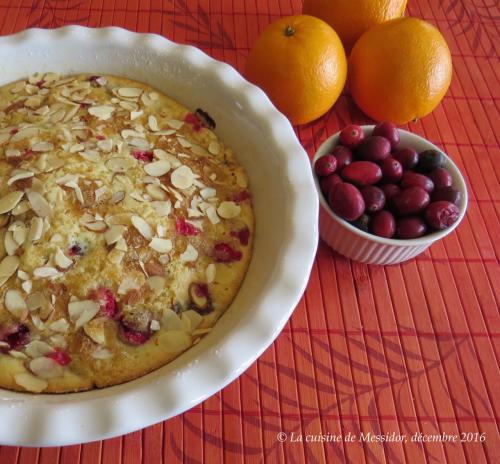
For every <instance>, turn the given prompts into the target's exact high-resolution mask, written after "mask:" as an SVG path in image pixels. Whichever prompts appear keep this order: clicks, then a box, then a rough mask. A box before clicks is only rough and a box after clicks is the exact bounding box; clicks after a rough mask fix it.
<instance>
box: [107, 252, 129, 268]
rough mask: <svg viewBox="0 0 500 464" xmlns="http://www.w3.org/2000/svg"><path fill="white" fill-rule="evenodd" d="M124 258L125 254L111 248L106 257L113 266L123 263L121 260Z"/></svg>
mask: <svg viewBox="0 0 500 464" xmlns="http://www.w3.org/2000/svg"><path fill="white" fill-rule="evenodd" d="M124 257H125V252H124V251H122V250H119V249H117V248H113V249H112V250H111V251H110V252H109V253H108V256H107V259H108V261H109V262H110V263H113V264H117V265H118V264H120V263H121V262H122V261H123V258H124Z"/></svg>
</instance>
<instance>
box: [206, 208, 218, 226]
mask: <svg viewBox="0 0 500 464" xmlns="http://www.w3.org/2000/svg"><path fill="white" fill-rule="evenodd" d="M205 214H206V215H207V218H208V220H209V221H210V222H211V223H212V224H218V223H219V222H220V219H219V215H218V214H217V210H216V209H215V208H214V207H213V206H209V207H208V208H207V209H206V211H205Z"/></svg>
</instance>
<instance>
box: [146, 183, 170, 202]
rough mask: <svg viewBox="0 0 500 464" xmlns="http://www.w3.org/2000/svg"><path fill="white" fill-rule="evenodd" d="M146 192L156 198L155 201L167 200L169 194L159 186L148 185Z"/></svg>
mask: <svg viewBox="0 0 500 464" xmlns="http://www.w3.org/2000/svg"><path fill="white" fill-rule="evenodd" d="M146 192H148V194H149V195H150V196H151V198H154V199H155V200H160V201H162V200H166V199H167V194H166V192H165V191H164V190H163V189H162V188H161V187H160V186H159V185H158V184H148V185H146Z"/></svg>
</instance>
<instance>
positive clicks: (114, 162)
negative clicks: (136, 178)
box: [106, 156, 134, 172]
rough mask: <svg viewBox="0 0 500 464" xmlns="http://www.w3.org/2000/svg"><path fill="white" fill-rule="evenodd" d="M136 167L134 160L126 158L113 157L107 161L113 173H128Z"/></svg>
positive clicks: (107, 165)
mask: <svg viewBox="0 0 500 464" xmlns="http://www.w3.org/2000/svg"><path fill="white" fill-rule="evenodd" d="M133 165H134V159H133V158H132V157H130V158H124V157H119V156H116V157H113V158H110V159H109V160H108V161H106V167H107V168H108V169H109V170H110V171H111V172H126V171H128V170H129V169H130V168H131V167H132V166H133Z"/></svg>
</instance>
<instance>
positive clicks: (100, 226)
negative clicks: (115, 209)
mask: <svg viewBox="0 0 500 464" xmlns="http://www.w3.org/2000/svg"><path fill="white" fill-rule="evenodd" d="M83 226H84V227H85V228H86V229H88V230H91V231H92V232H104V231H105V230H106V229H107V228H108V226H107V224H106V223H105V222H104V221H93V222H86V223H84V224H83Z"/></svg>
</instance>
